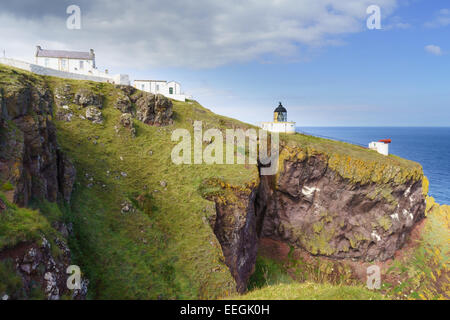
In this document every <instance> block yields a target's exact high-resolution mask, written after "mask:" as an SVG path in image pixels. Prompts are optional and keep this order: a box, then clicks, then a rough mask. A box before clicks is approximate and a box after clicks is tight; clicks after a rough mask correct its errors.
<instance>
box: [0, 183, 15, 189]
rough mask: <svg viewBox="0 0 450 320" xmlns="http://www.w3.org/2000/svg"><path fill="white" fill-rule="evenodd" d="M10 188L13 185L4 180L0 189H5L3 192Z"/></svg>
mask: <svg viewBox="0 0 450 320" xmlns="http://www.w3.org/2000/svg"><path fill="white" fill-rule="evenodd" d="M11 190H14V186H13V185H12V183H11V182H9V181H7V182H5V183H4V184H3V185H2V186H1V188H0V191H5V192H6V191H11Z"/></svg>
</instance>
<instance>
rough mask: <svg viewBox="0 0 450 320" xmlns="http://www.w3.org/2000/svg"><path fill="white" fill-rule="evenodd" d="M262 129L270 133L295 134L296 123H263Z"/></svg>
mask: <svg viewBox="0 0 450 320" xmlns="http://www.w3.org/2000/svg"><path fill="white" fill-rule="evenodd" d="M261 128H262V129H264V130H267V131H269V132H279V133H288V134H293V133H295V122H263V123H262V124H261Z"/></svg>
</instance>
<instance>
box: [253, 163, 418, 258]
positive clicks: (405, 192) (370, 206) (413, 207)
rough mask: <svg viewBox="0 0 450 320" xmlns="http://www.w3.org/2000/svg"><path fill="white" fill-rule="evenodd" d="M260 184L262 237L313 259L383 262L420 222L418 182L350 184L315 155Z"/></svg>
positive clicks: (398, 247)
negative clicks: (293, 247) (262, 220)
mask: <svg viewBox="0 0 450 320" xmlns="http://www.w3.org/2000/svg"><path fill="white" fill-rule="evenodd" d="M262 185H263V187H262V188H261V190H262V192H263V193H264V195H261V196H260V199H261V197H262V196H263V197H264V198H265V203H264V207H265V208H264V209H262V210H261V213H260V214H261V215H264V222H263V226H262V230H261V236H263V237H268V238H273V239H276V240H282V241H284V242H286V243H288V244H290V245H293V246H296V247H301V248H304V249H306V250H307V251H309V252H310V253H311V254H314V255H325V256H328V257H332V258H353V259H361V260H367V261H373V260H381V261H384V260H387V259H389V258H392V257H393V256H394V254H395V252H396V251H397V250H398V249H400V248H401V247H402V246H403V245H404V243H405V241H406V239H407V236H408V234H409V232H410V231H411V229H412V227H413V226H414V225H415V224H416V223H417V222H419V221H420V220H422V219H423V218H424V217H425V216H424V212H425V198H424V196H423V194H422V182H421V181H413V180H410V181H406V182H405V183H401V184H396V183H393V182H391V183H386V184H375V183H371V184H365V185H361V184H354V183H351V182H349V181H347V180H345V179H344V178H342V177H341V176H340V175H339V174H337V173H336V172H335V171H334V170H332V169H330V168H329V167H328V165H327V160H326V159H325V158H324V156H320V155H317V156H310V157H306V158H305V159H302V160H299V161H290V160H286V161H285V163H284V169H283V171H282V172H280V174H279V175H278V176H277V177H262ZM270 186H273V187H270ZM260 207H262V205H260Z"/></svg>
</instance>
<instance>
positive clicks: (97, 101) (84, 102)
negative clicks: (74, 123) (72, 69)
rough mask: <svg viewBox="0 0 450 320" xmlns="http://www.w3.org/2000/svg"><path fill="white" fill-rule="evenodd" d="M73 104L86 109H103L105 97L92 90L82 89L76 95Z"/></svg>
mask: <svg viewBox="0 0 450 320" xmlns="http://www.w3.org/2000/svg"><path fill="white" fill-rule="evenodd" d="M73 103H75V104H77V105H79V106H81V107H83V108H86V107H89V106H91V107H96V108H97V109H102V108H103V96H101V95H100V94H96V93H94V92H92V91H91V90H88V89H86V88H81V89H80V90H78V91H77V93H75V96H74V99H73Z"/></svg>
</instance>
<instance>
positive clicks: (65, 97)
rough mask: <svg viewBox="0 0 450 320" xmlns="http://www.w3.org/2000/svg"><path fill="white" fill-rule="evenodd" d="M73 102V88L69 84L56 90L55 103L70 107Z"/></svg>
mask: <svg viewBox="0 0 450 320" xmlns="http://www.w3.org/2000/svg"><path fill="white" fill-rule="evenodd" d="M72 101H73V93H72V87H71V86H70V85H69V84H63V85H61V86H59V87H57V88H56V89H55V102H56V104H57V105H58V106H64V105H68V104H70V103H72Z"/></svg>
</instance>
